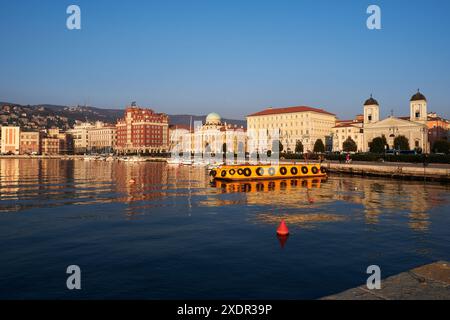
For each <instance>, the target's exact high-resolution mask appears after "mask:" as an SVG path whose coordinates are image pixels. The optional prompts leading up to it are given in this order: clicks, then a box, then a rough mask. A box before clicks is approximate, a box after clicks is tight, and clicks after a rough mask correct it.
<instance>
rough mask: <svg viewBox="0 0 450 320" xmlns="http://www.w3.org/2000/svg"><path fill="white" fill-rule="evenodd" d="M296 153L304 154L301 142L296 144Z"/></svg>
mask: <svg viewBox="0 0 450 320" xmlns="http://www.w3.org/2000/svg"><path fill="white" fill-rule="evenodd" d="M295 153H303V143H302V142H301V141H300V140H297V141H296V142H295Z"/></svg>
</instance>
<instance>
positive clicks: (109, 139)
mask: <svg viewBox="0 0 450 320" xmlns="http://www.w3.org/2000/svg"><path fill="white" fill-rule="evenodd" d="M67 132H68V133H70V135H71V136H72V139H73V149H74V153H75V154H84V153H91V152H94V153H110V152H113V148H114V147H115V146H116V137H117V134H116V132H117V129H116V127H115V125H109V124H106V123H103V122H101V121H97V122H96V123H95V124H94V123H90V122H83V123H77V124H75V125H74V127H73V129H70V130H68V131H67Z"/></svg>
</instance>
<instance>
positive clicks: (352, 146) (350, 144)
mask: <svg viewBox="0 0 450 320" xmlns="http://www.w3.org/2000/svg"><path fill="white" fill-rule="evenodd" d="M342 149H344V151H345V152H351V151H356V150H358V146H357V145H356V142H355V141H354V140H353V139H352V138H351V137H348V138H347V140H345V141H344V143H343V144H342Z"/></svg>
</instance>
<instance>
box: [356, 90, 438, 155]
mask: <svg viewBox="0 0 450 320" xmlns="http://www.w3.org/2000/svg"><path fill="white" fill-rule="evenodd" d="M409 113H410V115H409V117H394V116H390V117H388V118H386V119H383V120H380V107H379V104H378V101H376V100H375V99H373V98H372V97H370V98H369V99H368V100H366V102H365V103H364V124H363V130H364V142H363V148H362V151H363V152H367V151H369V150H370V147H369V144H370V143H371V141H372V140H373V139H374V138H377V137H381V136H383V135H384V136H385V137H386V140H387V143H388V145H389V149H396V146H395V145H394V140H395V138H396V137H398V136H405V137H406V138H407V139H408V141H409V148H410V149H411V150H421V151H422V152H424V153H428V152H429V151H430V146H429V143H428V127H427V116H428V113H427V99H426V98H425V96H424V95H423V94H421V93H420V92H419V91H418V92H417V93H416V94H415V95H413V96H412V97H411V99H410V104H409Z"/></svg>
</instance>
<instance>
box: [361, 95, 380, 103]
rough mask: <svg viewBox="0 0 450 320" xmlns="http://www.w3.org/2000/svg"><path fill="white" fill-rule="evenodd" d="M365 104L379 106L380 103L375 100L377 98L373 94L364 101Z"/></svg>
mask: <svg viewBox="0 0 450 320" xmlns="http://www.w3.org/2000/svg"><path fill="white" fill-rule="evenodd" d="M364 105H365V106H371V105H377V106H378V105H379V104H378V101H377V100H375V99H374V98H373V97H372V95H370V98H369V99H367V100H366V102H364Z"/></svg>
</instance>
